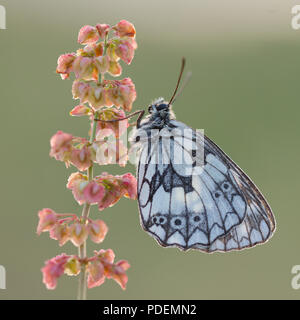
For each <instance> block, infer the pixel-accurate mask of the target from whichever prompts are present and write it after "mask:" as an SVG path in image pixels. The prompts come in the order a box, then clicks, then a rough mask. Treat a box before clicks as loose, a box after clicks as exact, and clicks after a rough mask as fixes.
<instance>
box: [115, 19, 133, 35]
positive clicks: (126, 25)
mask: <svg viewBox="0 0 300 320" xmlns="http://www.w3.org/2000/svg"><path fill="white" fill-rule="evenodd" d="M112 29H114V30H115V31H116V36H118V37H135V34H136V32H135V28H134V25H133V24H132V23H130V22H129V21H126V20H121V21H120V22H119V23H118V24H116V25H115V26H113V28H112Z"/></svg>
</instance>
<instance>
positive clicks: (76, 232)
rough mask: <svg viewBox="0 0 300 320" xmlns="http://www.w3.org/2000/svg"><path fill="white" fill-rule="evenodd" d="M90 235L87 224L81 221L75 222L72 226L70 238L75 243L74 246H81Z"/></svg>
mask: <svg viewBox="0 0 300 320" xmlns="http://www.w3.org/2000/svg"><path fill="white" fill-rule="evenodd" d="M87 237H88V230H87V226H86V225H84V224H82V223H80V222H75V223H74V224H72V225H71V227H70V240H71V241H72V243H73V244H74V246H76V247H79V246H81V245H82V244H83V242H84V241H85V240H86V239H87Z"/></svg>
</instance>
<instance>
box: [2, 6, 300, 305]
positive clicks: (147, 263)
mask: <svg viewBox="0 0 300 320" xmlns="http://www.w3.org/2000/svg"><path fill="white" fill-rule="evenodd" d="M0 4H1V5H4V6H5V8H6V13H7V29H6V30H0V39H1V44H0V45H1V50H0V57H1V59H0V66H1V68H0V74H1V76H0V82H1V86H0V88H1V89H0V90H1V126H0V130H1V145H2V151H1V169H2V171H1V193H0V194H1V200H2V201H1V222H0V264H1V265H3V266H5V268H6V272H7V289H6V290H0V299H73V298H75V297H76V291H77V279H76V278H73V277H67V276H64V277H62V278H61V279H60V280H59V282H58V286H57V289H56V290H54V291H48V290H46V288H45V286H44V284H43V283H42V274H41V272H40V268H41V267H42V266H43V265H44V261H45V260H47V259H49V258H51V257H53V256H55V255H57V254H59V253H61V252H66V253H68V254H73V253H76V252H77V250H76V248H75V247H74V246H73V245H72V244H70V243H68V244H66V245H65V246H64V247H62V248H60V247H58V244H57V242H56V241H54V240H51V239H49V236H48V234H46V233H43V234H42V235H41V236H40V237H37V235H36V226H37V222H38V219H37V212H38V210H40V209H42V208H44V207H50V208H53V209H54V210H57V211H59V212H72V211H73V212H75V213H80V209H81V208H79V207H78V205H77V204H76V203H75V201H74V199H73V196H72V194H71V192H70V191H69V190H67V189H66V188H65V184H66V181H67V178H68V176H69V175H70V174H71V173H72V172H74V171H75V170H76V169H75V168H74V167H72V168H70V169H68V170H66V169H65V167H64V164H63V163H61V162H57V161H55V160H54V159H50V158H49V156H48V153H49V139H50V137H51V136H52V134H54V133H55V132H56V131H57V130H59V129H61V130H64V131H66V132H70V133H73V134H75V135H78V136H86V134H87V128H88V123H87V121H86V119H81V118H80V119H78V118H71V117H70V116H69V115H68V112H69V111H70V110H71V108H72V107H73V106H75V105H76V104H77V102H76V101H74V100H72V96H71V85H72V81H68V80H65V81H62V80H61V79H60V77H59V76H58V75H56V73H55V68H56V60H57V57H58V56H59V55H60V54H62V53H65V52H72V51H74V50H76V49H77V48H78V47H80V46H79V45H78V44H77V42H76V41H77V33H78V30H79V29H80V27H81V26H83V25H86V24H90V25H95V24H96V23H109V24H115V23H117V22H118V21H119V20H120V19H126V20H129V21H131V22H133V23H134V25H135V27H136V30H137V41H138V45H139V47H138V50H137V51H136V56H135V58H134V60H133V62H132V64H131V65H130V66H125V65H124V64H123V75H122V76H123V77H125V76H130V77H131V78H132V79H133V81H134V82H135V85H136V89H137V93H138V98H137V100H136V102H135V104H134V110H137V109H140V108H144V107H146V106H147V105H148V104H149V102H150V101H151V100H152V99H154V98H156V97H159V96H164V97H165V98H169V97H170V96H171V94H172V90H173V88H174V86H175V83H176V80H177V75H178V71H179V67H180V59H181V57H182V56H185V57H186V59H187V70H191V71H192V72H193V76H192V79H191V81H190V83H189V85H188V86H187V87H186V88H185V90H184V92H183V94H182V95H181V97H180V98H178V100H177V101H176V104H175V106H174V110H175V112H176V115H177V119H179V120H181V121H183V122H185V123H187V124H188V125H190V126H192V127H194V128H204V130H205V133H206V134H207V135H208V136H209V137H210V138H212V139H213V140H214V141H215V142H216V143H217V144H218V145H219V146H220V147H221V148H222V149H223V150H224V151H225V152H226V153H227V154H228V155H230V156H231V157H232V159H234V160H235V161H236V162H237V163H238V164H239V165H240V166H241V167H242V168H243V169H244V170H245V171H246V172H247V173H248V174H249V176H250V177H251V178H252V179H253V180H254V182H255V183H256V184H257V185H258V187H259V188H260V189H261V191H262V192H263V193H264V195H265V196H266V198H267V199H268V201H269V203H270V205H271V207H272V209H273V211H274V214H275V217H276V220H277V224H278V226H277V231H276V233H275V235H274V237H273V238H272V239H271V240H270V241H269V242H268V243H267V244H266V245H263V246H259V247H256V248H253V249H251V250H245V251H242V252H232V253H226V254H221V253H215V254H212V255H207V254H204V253H200V252H197V251H190V252H187V253H183V252H180V251H179V250H178V249H174V248H173V249H164V248H162V247H160V246H158V245H157V243H156V242H155V241H154V240H153V239H152V238H151V237H150V236H149V235H148V234H146V233H145V232H144V231H143V230H142V229H141V227H140V224H139V217H138V208H137V203H136V202H135V201H130V200H126V199H124V200H122V201H120V202H119V203H118V204H117V205H116V206H114V207H113V208H109V209H107V210H105V211H103V212H102V213H101V214H100V213H99V212H98V211H97V210H96V208H93V210H92V212H91V216H92V217H93V218H95V217H101V218H102V219H103V220H105V221H106V223H107V224H108V226H109V228H110V231H109V233H108V236H107V238H106V240H105V242H104V243H103V244H101V245H95V244H92V243H91V242H90V241H89V242H88V249H89V252H90V253H91V252H92V250H95V249H100V247H102V248H112V249H114V250H115V253H116V258H117V260H118V259H127V260H129V262H130V263H131V268H130V269H129V271H128V275H129V281H128V288H127V290H126V291H122V290H121V289H120V287H119V286H118V285H117V284H116V283H115V282H114V281H112V280H107V281H106V282H105V284H104V285H103V286H102V287H99V288H95V289H91V290H89V292H88V297H89V298H90V299H221V298H225V299H233V298H236V299H246V298H248V299H271V298H274V299H287V298H291V299H298V298H299V297H300V290H299V291H297V290H294V289H292V287H291V279H292V276H293V275H292V274H291V269H292V267H293V266H294V265H297V264H300V250H299V244H300V235H299V228H300V212H299V203H298V202H299V179H300V174H299V157H300V149H299V138H300V130H299V117H300V108H299V99H300V96H299V79H300V78H299V72H300V30H298V31H296V30H293V29H292V28H291V18H292V15H291V7H292V6H293V5H295V4H297V1H287V0H285V1H282V0H276V1H275V0H264V1H260V0H255V1H254V0H252V1H248V2H246V1H240V0H228V1H226V2H225V1H224V2H221V1H210V0H202V1H196V0H189V1H183V2H182V1H170V0H165V1H158V0H153V1H151V2H150V1H138V0H134V1H133V0H131V1H121V0H115V1H93V0H85V1H71V0H67V1H66V0H59V1H58V0H51V1H50V0H48V1H39V0H35V1H33V0H27V1H21V0H19V1H8V0H7V1H4V0H3V1H0ZM101 170H104V171H107V170H109V171H110V172H113V173H117V172H119V173H121V172H126V171H130V172H132V173H134V172H135V168H134V167H133V166H132V165H131V164H129V165H128V166H127V167H126V168H125V169H119V168H118V169H116V168H114V167H108V168H107V167H104V168H100V167H99V168H97V171H96V173H98V174H99V173H100V172H101Z"/></svg>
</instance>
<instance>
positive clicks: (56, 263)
mask: <svg viewBox="0 0 300 320" xmlns="http://www.w3.org/2000/svg"><path fill="white" fill-rule="evenodd" d="M69 258H70V256H67V255H66V254H65V253H62V254H61V255H59V256H56V257H54V258H52V259H50V260H48V261H46V263H45V266H44V267H43V268H42V269H41V271H42V273H43V282H44V284H45V285H46V287H47V289H55V288H56V285H57V279H58V278H59V277H60V276H61V275H63V273H64V271H65V265H66V263H67V261H68V260H69Z"/></svg>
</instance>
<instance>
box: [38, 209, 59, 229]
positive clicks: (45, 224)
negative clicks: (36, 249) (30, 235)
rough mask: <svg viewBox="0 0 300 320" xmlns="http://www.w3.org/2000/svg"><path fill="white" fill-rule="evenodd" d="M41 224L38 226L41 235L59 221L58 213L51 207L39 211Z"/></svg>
mask: <svg viewBox="0 0 300 320" xmlns="http://www.w3.org/2000/svg"><path fill="white" fill-rule="evenodd" d="M38 215H39V218H40V220H39V224H38V227H37V231H36V232H37V234H38V235H40V234H41V233H42V232H45V231H49V230H50V229H51V228H53V226H55V224H56V223H57V218H56V213H55V212H54V211H53V210H52V209H49V208H45V209H43V210H41V211H39V213H38Z"/></svg>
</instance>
